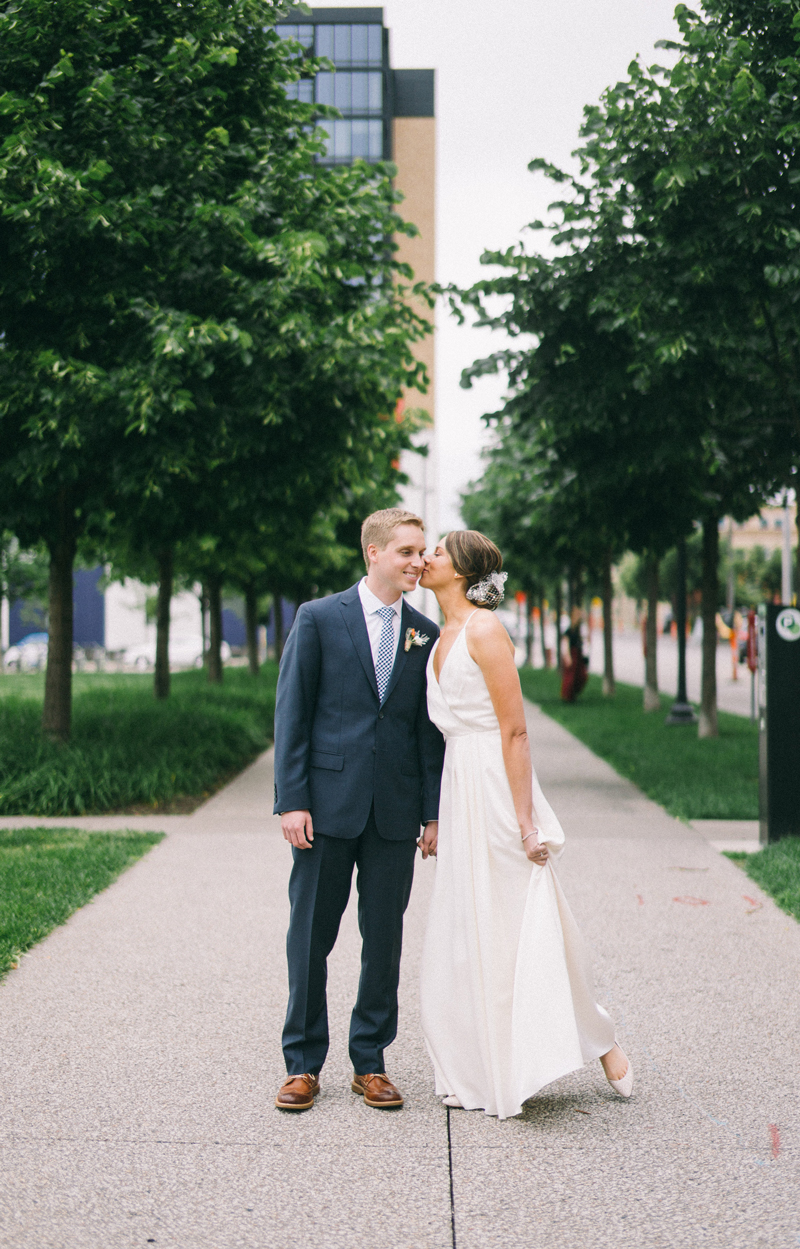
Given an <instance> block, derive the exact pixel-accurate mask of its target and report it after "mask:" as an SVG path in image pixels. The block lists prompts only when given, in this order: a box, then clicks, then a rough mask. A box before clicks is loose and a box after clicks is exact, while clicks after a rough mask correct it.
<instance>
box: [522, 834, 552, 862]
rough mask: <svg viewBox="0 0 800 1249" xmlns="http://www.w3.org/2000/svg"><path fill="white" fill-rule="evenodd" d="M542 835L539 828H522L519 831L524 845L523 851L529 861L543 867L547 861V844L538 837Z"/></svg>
mask: <svg viewBox="0 0 800 1249" xmlns="http://www.w3.org/2000/svg"><path fill="white" fill-rule="evenodd" d="M541 835H542V830H541V829H540V828H528V829H526V828H523V829H522V832H521V837H522V844H523V846H524V847H525V853H526V855H527V856H528V858H529V859H530V861H531V863H537V864H538V865H539V867H544V865H545V863H546V862H547V846H546V845H545V844H544V842H543V841H540V840H539V838H540V837H541Z"/></svg>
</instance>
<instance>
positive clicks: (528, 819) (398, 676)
mask: <svg viewBox="0 0 800 1249" xmlns="http://www.w3.org/2000/svg"><path fill="white" fill-rule="evenodd" d="M361 544H362V551H363V555H364V562H365V565H366V570H367V571H366V576H365V577H364V578H363V579H362V580H361V581H360V582H359V583H358V584H357V585H355V586H352V587H351V588H350V589H349V590H345V591H344V592H343V593H341V594H333V595H330V596H328V597H326V598H322V599H317V600H314V601H312V602H307V603H304V604H303V605H302V606H301V607H300V609H299V611H298V613H297V617H296V619H295V623H294V625H293V627H292V630H291V632H290V634H289V637H288V639H287V642H286V647H285V650H284V654H283V659H282V661H281V670H280V677H279V680H278V691H277V701H276V711H275V806H274V810H275V813H276V814H279V815H280V816H281V827H282V830H283V835H284V837H285V839H286V841H288V842H289V843H290V845H291V847H292V857H293V866H292V872H291V877H290V882H289V898H290V903H291V917H290V921H289V932H288V936H287V943H286V950H287V960H288V968H289V1004H288V1009H287V1013H286V1022H285V1025H284V1029H283V1054H284V1059H285V1062H286V1070H287V1079H286V1081H285V1082H284V1083H283V1084H282V1086H281V1088H280V1089H279V1091H278V1094H277V1097H276V1101H275V1104H276V1106H277V1107H278V1108H279V1109H280V1110H286V1111H303V1110H310V1109H311V1108H312V1107H313V1105H314V1101H315V1098H316V1097H317V1096H318V1095H319V1092H320V1080H319V1076H320V1071H321V1070H322V1067H323V1064H324V1062H325V1058H326V1056H327V1051H328V1044H329V1035H328V1014H327V1001H326V981H327V959H328V955H329V954H330V952H331V950H332V949H333V946H334V943H335V941H336V937H337V935H338V931H339V924H340V921H341V918H342V915H343V913H344V910H345V907H346V906H347V902H348V899H349V896H350V889H351V884H352V878H353V871H354V869H355V870H356V872H357V888H358V923H359V929H360V932H361V938H362V954H361V976H360V980H359V985H358V992H357V997H356V1002H355V1006H354V1007H353V1012H352V1016H351V1021H350V1036H349V1051H350V1058H351V1061H352V1064H353V1076H352V1081H351V1088H352V1090H353V1092H354V1093H355V1094H357V1095H358V1096H359V1097H362V1098H363V1099H364V1101H365V1103H366V1104H367V1105H368V1106H372V1107H374V1108H376V1109H399V1108H400V1107H402V1105H403V1096H402V1094H401V1092H400V1090H399V1089H398V1088H397V1087H396V1086H395V1084H394V1083H393V1082H392V1081H391V1080H390V1078H389V1076H388V1075H387V1073H386V1066H385V1051H386V1050H387V1049H388V1047H389V1046H390V1045H391V1043H392V1041H393V1040H394V1039H395V1036H396V1034H397V1011H398V1006H397V987H398V980H399V974H400V954H401V948H402V936H403V916H404V913H405V910H406V907H407V906H408V900H409V897H410V893H411V885H412V881H413V875H414V860H415V856H416V851H417V848H418V847H419V849H420V850H421V854H422V858H423V859H427V858H428V857H429V856H435V858H436V862H437V866H436V880H435V885H434V890H433V898H432V902H431V910H430V915H429V919H428V928H427V933H426V939H425V952H424V956H423V960H422V967H423V970H422V980H421V986H420V994H421V1007H422V1024H423V1031H424V1036H425V1042H426V1045H427V1048H428V1052H429V1054H430V1057H431V1060H432V1064H433V1070H434V1080H435V1088H436V1093H437V1095H438V1096H439V1097H441V1098H442V1099H443V1100H444V1102H445V1104H447V1105H449V1106H455V1107H461V1108H464V1109H482V1110H484V1111H485V1112H486V1113H487V1114H490V1115H496V1116H498V1117H499V1118H507V1117H508V1116H510V1115H516V1114H519V1113H520V1111H521V1109H522V1105H523V1103H524V1101H525V1100H526V1099H527V1098H529V1097H532V1096H533V1095H534V1094H535V1093H536V1092H538V1090H539V1089H540V1088H542V1087H543V1086H544V1085H545V1084H549V1083H551V1082H552V1081H553V1080H556V1079H558V1078H559V1077H560V1076H562V1075H566V1074H567V1073H568V1072H570V1071H573V1070H575V1069H576V1068H577V1067H580V1066H582V1065H583V1064H584V1063H586V1062H589V1061H592V1060H593V1059H597V1058H599V1059H600V1062H601V1064H602V1066H603V1069H604V1072H605V1075H606V1077H607V1079H608V1080H609V1082H610V1084H611V1086H612V1087H613V1088H614V1090H615V1091H616V1092H617V1093H618V1094H620V1095H621V1096H623V1097H629V1096H630V1092H631V1088H632V1084H633V1073H632V1069H631V1065H630V1063H629V1061H628V1059H627V1058H626V1056H625V1054H624V1053H623V1051H622V1050H621V1049H620V1047H619V1046H618V1045H617V1044H616V1041H615V1035H614V1025H613V1023H612V1021H611V1019H610V1018H609V1016H608V1014H607V1013H606V1012H605V1010H603V1008H602V1007H601V1006H599V1005H598V1004H597V1002H596V1001H595V997H594V990H593V987H592V981H591V973H590V970H589V967H588V962H587V959H586V956H585V953H584V950H583V946H582V941H581V936H580V932H579V930H578V928H577V925H576V923H575V920H574V918H573V917H572V914H571V912H570V910H569V907H568V906H567V903H566V900H565V898H564V894H563V892H562V890H561V888H560V885H559V882H558V877H557V876H556V874H555V871H554V868H553V862H554V859H555V858H557V856H558V854H559V853H560V851H561V849H562V847H563V843H564V834H563V832H562V830H561V826H560V824H559V823H558V820H557V818H556V816H555V814H554V813H553V811H552V809H551V807H550V806H549V804H548V803H547V800H546V799H545V797H544V794H543V793H542V791H541V788H540V786H539V784H538V781H537V778H536V774H535V772H534V770H533V768H532V764H531V758H530V750H529V745H528V738H527V731H526V725H525V714H524V705H523V700H522V693H521V690H520V685H519V677H518V674H517V669H516V664H515V661H514V647H513V644H512V642H511V639H510V638H509V636H508V634H507V633H506V631H505V629H504V628H503V626H502V625H501V624H500V622H499V620H498V619H497V618H496V617H495V616H494V615H493V614H492V613H493V609H494V608H496V607H497V606H498V605H499V603H500V602H501V601H502V597H503V582H504V581H505V576H506V574H505V573H502V572H501V568H502V556H501V554H500V552H499V551H498V549H497V547H496V546H495V545H494V543H492V542H491V541H490V540H489V539H488V538H486V537H484V535H483V534H480V533H477V532H475V531H473V530H454V531H452V532H451V533H449V534H447V535H446V537H445V538H443V539H442V540H441V541H440V542H439V543H438V544H437V545H436V547H435V548H434V550H433V551H432V552H430V553H428V554H426V538H425V530H424V524H423V521H422V520H421V519H420V517H418V516H416V515H414V513H412V512H408V511H404V510H402V509H400V508H387V509H385V510H383V511H380V512H375V513H373V514H372V515H371V516H368V517H367V518H366V520H365V521H364V523H363V526H362V531H361ZM418 582H419V583H420V584H421V585H422V586H424V587H425V588H427V589H431V590H432V591H433V592H434V593H435V595H436V597H437V600H438V603H439V607H440V609H441V611H442V615H443V618H444V624H443V627H442V629H441V632H440V629H439V626H438V625H436V624H434V622H433V621H432V620H429V619H427V617H425V616H423V615H422V614H421V613H420V612H418V611H416V610H415V609H414V608H413V607H411V606H410V604H409V603H407V602H406V601H405V600H404V598H403V595H404V593H406V592H408V591H411V590H413V589H415V588H416V586H417V583H418Z"/></svg>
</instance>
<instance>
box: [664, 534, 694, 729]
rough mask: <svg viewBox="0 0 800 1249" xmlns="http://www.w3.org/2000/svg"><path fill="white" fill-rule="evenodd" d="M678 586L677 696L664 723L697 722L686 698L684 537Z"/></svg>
mask: <svg viewBox="0 0 800 1249" xmlns="http://www.w3.org/2000/svg"><path fill="white" fill-rule="evenodd" d="M677 549H678V569H677V572H678V587H677V593H676V602H675V623H676V625H677V628H678V696H677V698H676V699H675V702H674V703H673V704H672V708H671V710H670V713H669V715H668V716H667V719H666V721H665V723H667V724H697V716H696V715H695V714H694V711H693V710H692V707H691V704H690V703H689V702H688V700H687V698H686V539H685V538H681V540H680V542H679V543H678V548H677Z"/></svg>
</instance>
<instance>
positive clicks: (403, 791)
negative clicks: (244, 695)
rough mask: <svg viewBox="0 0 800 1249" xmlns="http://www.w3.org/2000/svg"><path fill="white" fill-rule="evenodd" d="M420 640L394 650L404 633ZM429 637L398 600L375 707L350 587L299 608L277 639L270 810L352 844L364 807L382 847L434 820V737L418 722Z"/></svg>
mask: <svg viewBox="0 0 800 1249" xmlns="http://www.w3.org/2000/svg"><path fill="white" fill-rule="evenodd" d="M409 628H413V629H416V630H417V632H418V633H423V634H425V635H427V637H428V638H429V641H428V643H427V644H426V645H425V646H412V647H410V649H409V650H408V651H406V650H405V649H404V644H405V636H406V630H407V629H409ZM438 636H439V629H438V627H437V626H436V625H435V624H434V623H433V621H432V620H428V618H427V617H426V616H423V615H422V614H421V613H420V612H418V611H416V610H415V609H414V608H413V607H411V606H409V604H408V603H406V602H405V601H404V602H403V608H402V615H401V621H400V642H399V645H398V649H397V654H396V656H395V661H394V668H393V669H392V675H391V679H390V681H389V685H388V686H387V689H386V693H385V696H384V699H383V702H382V703H381V702H380V700H379V698H378V685H377V682H376V680H375V665H374V663H373V660H372V650H371V648H370V643H369V636H368V634H367V626H366V622H365V620H364V612H363V608H362V606H361V599H360V597H359V594H358V586H357V585H355V586H351V587H350V589H349V590H345V591H344V593H342V594H332V595H330V596H329V597H327V598H321V599H315V600H314V601H313V602H310V603H303V605H302V606H301V608H300V610H299V611H298V613H297V616H296V618H295V622H294V625H293V626H292V630H291V632H290V634H289V636H288V638H287V640H286V646H285V649H284V652H283V659H282V660H281V670H280V676H279V678H278V692H277V700H276V705H275V807H274V810H275V813H276V814H280V812H281V811H298V810H305V809H307V810H309V811H310V812H311V817H312V819H313V821H314V831H315V832H319V833H323V834H325V835H327V836H329V837H358V835H359V834H360V833H361V832H362V831H363V829H364V827H365V825H366V823H367V819H368V818H369V813H370V808H371V807H372V806H373V804H374V808H375V822H376V825H377V828H378V832H379V833H380V835H381V836H382V837H385V838H387V839H388V840H390V841H399V840H402V839H403V838H405V837H415V838H416V837H419V829H420V825H421V824H424V823H426V822H427V821H428V820H435V819H437V818H438V815H439V785H440V782H441V775H442V763H443V760H444V739H443V738H442V735H441V733H440V732H439V730H438V729H437V728H436V727H435V726H434V725H433V724H432V723H431V721H430V720H429V718H428V705H427V691H426V677H425V668H426V665H427V662H428V657H429V655H430V653H431V647H432V646H433V643H434V642H435V641H436V638H437V637H438Z"/></svg>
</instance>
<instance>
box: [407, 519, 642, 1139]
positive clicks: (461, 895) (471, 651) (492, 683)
mask: <svg viewBox="0 0 800 1249" xmlns="http://www.w3.org/2000/svg"><path fill="white" fill-rule="evenodd" d="M502 563H503V557H502V555H501V554H500V552H499V550H498V549H497V547H496V546H495V545H494V543H493V542H490V541H489V539H488V538H486V537H484V536H483V534H481V533H477V532H476V531H474V530H469V529H467V530H455V531H453V532H452V533H449V534H448V535H447V536H446V537H445V538H444V539H443V540H442V541H441V542H440V543H439V544H438V546H437V547H436V549H435V550H434V552H433V554H432V555H429V556H426V557H425V571H424V572H423V575H422V578H421V580H420V585H422V586H424V587H425V588H426V589H430V590H433V592H434V593H435V595H436V597H437V599H438V601H439V606H440V607H441V609H442V612H443V614H444V622H445V623H444V627H443V629H442V632H441V634H440V636H439V638H438V640H437V642H436V644H435V645H434V647H433V649H432V652H431V656H430V659H429V661H428V713H429V715H430V717H431V719H432V720H433V721H434V723H435V724H436V725H437V726H438V727H439V729H440V730H441V731H442V733H443V734H444V737H445V740H446V743H447V749H446V754H445V763H444V775H443V777H442V795H441V805H440V808H439V829H438V844H437V841H436V840H434V841H432V842H427V843H426V841H425V839H423V841H422V843H421V845H422V852H423V857H427V855H428V854H436V855H437V863H438V866H437V869H436V882H435V885H434V893H433V899H432V902H431V910H430V917H429V920H428V929H427V934H426V938H425V949H424V953H423V959H422V985H421V1005H422V1026H423V1031H424V1034H425V1041H426V1044H427V1046H428V1050H429V1052H430V1055H431V1058H432V1059H433V1065H434V1070H435V1075H436V1092H437V1094H438V1095H440V1096H443V1097H444V1101H445V1104H446V1105H448V1106H458V1107H462V1108H464V1109H466V1110H478V1109H482V1110H484V1111H485V1112H486V1113H487V1114H489V1115H497V1116H498V1118H500V1119H505V1118H507V1117H508V1116H510V1115H518V1114H519V1113H520V1112H521V1110H522V1104H523V1102H524V1101H525V1100H526V1099H527V1098H529V1097H532V1096H533V1094H534V1093H536V1092H538V1090H539V1089H541V1088H542V1087H543V1086H544V1085H546V1084H550V1083H551V1082H552V1081H553V1080H557V1079H559V1077H560V1076H564V1075H567V1073H568V1072H570V1071H574V1070H576V1069H577V1068H578V1067H581V1066H583V1064H584V1063H587V1062H590V1061H592V1060H593V1059H595V1058H599V1059H600V1062H601V1063H602V1065H603V1070H604V1071H605V1074H606V1076H607V1078H608V1080H609V1082H610V1083H611V1085H612V1087H613V1088H614V1089H615V1090H616V1091H617V1092H618V1093H620V1094H621V1095H622V1096H623V1097H629V1096H630V1093H631V1089H632V1087H633V1071H632V1068H631V1065H630V1063H629V1062H628V1059H627V1058H626V1056H625V1054H624V1053H623V1051H622V1050H621V1049H620V1047H619V1046H618V1045H617V1044H615V1040H614V1024H613V1023H612V1021H611V1019H610V1018H609V1016H608V1014H607V1013H606V1012H605V1011H604V1010H603V1008H602V1006H599V1005H598V1004H597V1002H596V1001H595V997H594V990H593V987H592V981H591V972H590V970H589V966H588V960H587V958H586V955H585V953H584V949H583V944H582V940H581V935H580V932H579V930H578V927H577V925H576V923H575V920H574V919H573V916H572V914H571V912H570V910H569V907H568V906H567V902H566V899H565V898H564V894H563V893H562V891H561V887H560V885H559V883H558V878H557V876H556V874H555V872H554V870H553V859H554V858H555V857H556V856H557V855H558V854H559V853H560V852H561V849H562V847H563V844H564V833H563V831H562V829H561V826H560V824H559V822H558V820H557V819H556V816H555V814H554V813H553V811H552V809H551V807H550V806H549V805H548V803H547V801H546V799H545V797H544V794H543V793H542V791H541V789H540V787H539V783H538V781H537V779H536V774H535V772H534V771H533V769H532V767H531V759H530V752H529V747H528V737H527V732H526V726H525V713H524V708H523V702H522V692H521V690H520V684H519V677H518V675H517V669H516V665H515V663H514V648H513V645H512V643H511V639H510V638H509V636H508V634H507V633H506V631H505V629H504V628H503V626H502V625H501V624H500V622H499V620H497V618H496V617H495V616H493V615H492V611H493V609H494V608H495V607H497V606H498V604H499V603H500V602H501V600H502V598H503V588H502V587H503V582H504V581H505V577H506V574H505V573H503V574H500V569H501V567H502ZM487 609H488V610H487Z"/></svg>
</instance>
